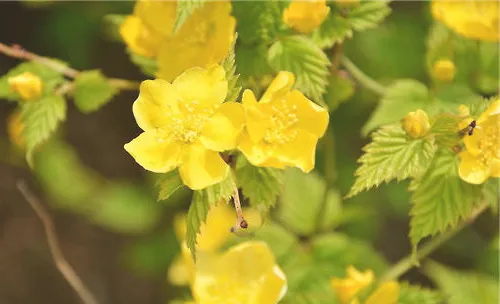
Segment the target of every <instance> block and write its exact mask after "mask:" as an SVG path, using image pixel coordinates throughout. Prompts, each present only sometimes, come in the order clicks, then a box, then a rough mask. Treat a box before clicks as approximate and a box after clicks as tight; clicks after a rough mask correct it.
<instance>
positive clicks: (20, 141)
mask: <svg viewBox="0 0 500 304" xmlns="http://www.w3.org/2000/svg"><path fill="white" fill-rule="evenodd" d="M23 129H24V124H23V123H22V122H21V111H15V112H12V113H11V114H10V115H9V117H8V118H7V135H8V136H9V140H10V142H11V143H13V144H15V145H16V146H17V147H18V148H21V149H22V148H24V146H25V140H24V137H23Z"/></svg>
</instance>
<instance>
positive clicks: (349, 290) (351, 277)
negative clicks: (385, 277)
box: [330, 266, 374, 304]
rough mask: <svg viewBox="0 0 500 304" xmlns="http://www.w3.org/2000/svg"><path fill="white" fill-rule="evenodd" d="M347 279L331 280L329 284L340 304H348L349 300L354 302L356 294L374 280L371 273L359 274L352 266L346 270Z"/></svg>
mask: <svg viewBox="0 0 500 304" xmlns="http://www.w3.org/2000/svg"><path fill="white" fill-rule="evenodd" d="M346 273H347V278H345V279H339V278H333V279H332V280H331V282H330V284H331V286H332V288H333V290H335V293H336V294H337V296H338V297H339V299H340V303H342V304H349V303H351V300H355V298H354V297H355V296H356V294H357V293H358V292H359V291H360V290H361V289H363V288H365V287H366V286H368V285H370V284H371V283H372V282H373V280H374V275H373V271H371V270H366V271H365V272H360V271H358V270H357V269H356V268H354V267H353V266H349V267H347V269H346Z"/></svg>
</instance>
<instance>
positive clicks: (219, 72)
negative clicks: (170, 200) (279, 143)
mask: <svg viewBox="0 0 500 304" xmlns="http://www.w3.org/2000/svg"><path fill="white" fill-rule="evenodd" d="M226 93H227V80H226V78H225V72H224V69H223V68H222V67H220V66H218V65H214V66H211V67H209V68H208V69H202V68H192V69H189V70H187V71H186V72H184V73H183V74H182V75H180V76H179V77H177V78H176V79H175V80H174V81H173V82H172V84H170V83H169V82H167V81H164V80H161V79H156V80H146V81H143V82H142V84H141V87H140V94H139V97H138V98H137V100H136V101H135V102H134V105H133V113H134V117H135V119H136V121H137V124H138V125H139V127H140V128H141V129H142V130H144V132H143V133H142V134H140V135H139V136H138V137H137V138H135V139H134V140H132V141H131V142H130V143H128V144H126V145H125V150H126V151H127V152H128V153H130V155H132V156H133V157H134V159H135V160H136V161H137V162H138V163H139V164H140V165H141V166H142V167H144V168H145V169H146V170H149V171H152V172H158V173H165V172H169V171H172V170H174V169H176V168H179V173H180V176H181V178H182V181H183V182H184V184H185V185H187V186H188V187H189V188H191V189H193V190H197V189H202V188H205V187H207V186H210V185H213V184H215V183H218V182H220V181H222V180H223V179H224V178H225V177H226V176H227V174H228V172H229V166H228V165H227V164H226V163H225V162H224V160H223V159H222V157H221V156H220V155H219V152H220V151H224V150H229V149H234V148H235V147H236V146H237V138H238V136H239V134H240V132H241V130H242V128H243V122H244V110H243V108H242V106H241V105H240V104H238V103H234V102H226V103H222V102H223V101H224V99H225V97H226Z"/></svg>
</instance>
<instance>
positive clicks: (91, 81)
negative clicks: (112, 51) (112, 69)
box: [72, 70, 118, 113]
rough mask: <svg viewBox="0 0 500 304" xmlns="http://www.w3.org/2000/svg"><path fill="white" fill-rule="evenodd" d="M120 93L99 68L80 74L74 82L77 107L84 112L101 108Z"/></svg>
mask: <svg viewBox="0 0 500 304" xmlns="http://www.w3.org/2000/svg"><path fill="white" fill-rule="evenodd" d="M116 93H118V90H117V89H116V88H115V87H113V86H112V85H111V84H110V83H109V82H108V79H107V78H106V77H104V75H102V74H101V72H100V71H98V70H93V71H85V72H81V73H80V74H78V77H76V79H75V82H74V90H73V93H72V94H73V97H74V98H75V105H76V107H77V108H78V109H79V110H80V111H82V112H83V113H90V112H93V111H96V110H99V109H100V108H101V107H102V106H104V105H105V104H106V103H108V102H109V101H110V100H111V98H112V97H113V96H114V95H115V94H116Z"/></svg>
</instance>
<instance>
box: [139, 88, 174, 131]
mask: <svg viewBox="0 0 500 304" xmlns="http://www.w3.org/2000/svg"><path fill="white" fill-rule="evenodd" d="M179 101H180V96H179V94H177V92H176V91H175V89H174V88H173V87H172V85H171V84H170V83H168V82H166V81H165V80H161V79H156V80H145V81H143V82H142V83H141V88H140V93H139V97H137V99H136V100H135V102H134V105H133V106H132V111H133V113H134V117H135V120H136V121H137V124H138V125H139V127H140V128H141V129H143V130H144V131H148V130H153V129H157V128H161V127H162V126H164V125H165V124H166V123H167V119H168V115H167V114H168V113H172V112H177V111H179V109H178V103H179Z"/></svg>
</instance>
